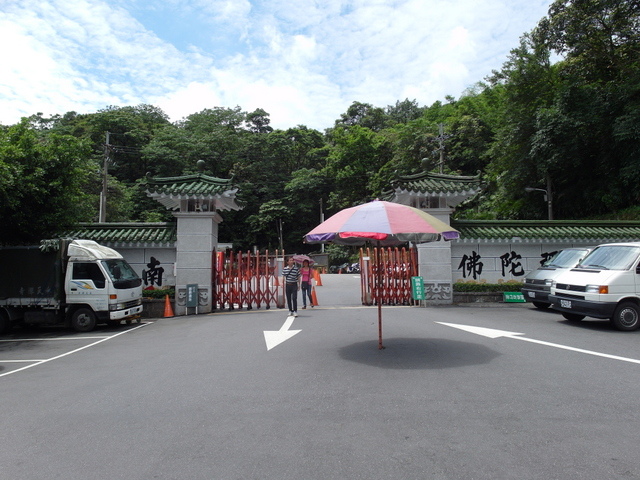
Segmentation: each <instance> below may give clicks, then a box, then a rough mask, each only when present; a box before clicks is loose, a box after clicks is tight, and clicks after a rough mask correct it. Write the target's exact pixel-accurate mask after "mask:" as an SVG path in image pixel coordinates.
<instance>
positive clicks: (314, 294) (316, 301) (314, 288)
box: [311, 287, 318, 307]
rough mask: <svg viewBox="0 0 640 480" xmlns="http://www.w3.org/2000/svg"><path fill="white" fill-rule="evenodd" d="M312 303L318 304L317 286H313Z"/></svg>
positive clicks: (315, 305)
mask: <svg viewBox="0 0 640 480" xmlns="http://www.w3.org/2000/svg"><path fill="white" fill-rule="evenodd" d="M311 302H312V303H311V305H313V306H314V307H317V306H318V296H317V295H316V287H311Z"/></svg>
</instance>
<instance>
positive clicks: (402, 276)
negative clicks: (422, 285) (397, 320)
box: [360, 247, 418, 305]
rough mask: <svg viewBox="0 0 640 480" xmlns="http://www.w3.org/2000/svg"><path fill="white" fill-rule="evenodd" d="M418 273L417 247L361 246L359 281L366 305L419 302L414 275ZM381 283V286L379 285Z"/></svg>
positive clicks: (363, 301) (412, 303) (414, 303)
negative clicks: (414, 291)
mask: <svg viewBox="0 0 640 480" xmlns="http://www.w3.org/2000/svg"><path fill="white" fill-rule="evenodd" d="M416 275H418V250H417V249H416V248H397V247H396V248H384V247H381V248H366V249H360V282H361V292H362V304H363V305H377V304H378V291H379V292H380V301H381V304H382V305H416V304H418V302H417V301H416V300H413V298H412V295H411V277H413V276H416ZM378 284H379V285H380V289H379V290H378V289H377V288H376V286H377V285H378Z"/></svg>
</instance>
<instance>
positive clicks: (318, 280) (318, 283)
mask: <svg viewBox="0 0 640 480" xmlns="http://www.w3.org/2000/svg"><path fill="white" fill-rule="evenodd" d="M313 276H314V278H315V279H316V287H321V286H322V280H321V279H320V272H319V271H318V270H314V271H313Z"/></svg>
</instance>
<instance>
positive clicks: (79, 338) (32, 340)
mask: <svg viewBox="0 0 640 480" xmlns="http://www.w3.org/2000/svg"><path fill="white" fill-rule="evenodd" d="M101 338H111V337H109V336H106V335H105V336H100V337H61V338H3V339H0V343H11V342H52V341H58V340H99V339H101Z"/></svg>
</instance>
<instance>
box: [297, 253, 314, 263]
mask: <svg viewBox="0 0 640 480" xmlns="http://www.w3.org/2000/svg"><path fill="white" fill-rule="evenodd" d="M292 257H293V261H294V262H296V263H302V262H304V261H305V260H306V261H307V262H309V265H313V264H314V263H316V262H315V261H314V260H313V259H312V258H311V257H309V256H308V255H302V254H299V253H296V254H295V255H293V256H292Z"/></svg>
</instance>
